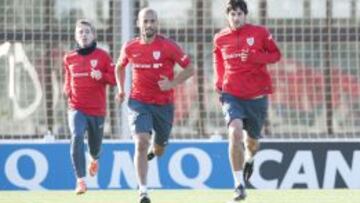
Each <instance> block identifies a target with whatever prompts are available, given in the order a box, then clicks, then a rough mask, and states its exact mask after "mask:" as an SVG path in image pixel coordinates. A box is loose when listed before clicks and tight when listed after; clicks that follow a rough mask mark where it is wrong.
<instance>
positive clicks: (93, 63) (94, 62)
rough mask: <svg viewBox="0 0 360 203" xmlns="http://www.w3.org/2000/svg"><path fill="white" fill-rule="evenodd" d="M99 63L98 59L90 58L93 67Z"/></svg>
mask: <svg viewBox="0 0 360 203" xmlns="http://www.w3.org/2000/svg"><path fill="white" fill-rule="evenodd" d="M97 63H98V60H96V59H93V60H90V65H91V67H92V68H95V67H96V65H97Z"/></svg>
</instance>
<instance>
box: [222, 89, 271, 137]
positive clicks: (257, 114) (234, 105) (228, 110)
mask: <svg viewBox="0 0 360 203" xmlns="http://www.w3.org/2000/svg"><path fill="white" fill-rule="evenodd" d="M220 101H221V103H222V111H223V114H224V116H225V120H226V124H227V125H228V126H229V124H230V122H231V121H233V120H234V119H241V120H243V125H244V129H245V130H246V131H247V133H248V135H249V136H250V137H252V138H254V139H259V138H261V137H262V136H261V130H262V127H263V126H264V123H265V119H266V117H267V109H268V98H267V97H266V96H264V97H262V98H259V99H251V100H245V99H240V98H237V97H235V96H232V95H230V94H228V93H222V94H221V96H220Z"/></svg>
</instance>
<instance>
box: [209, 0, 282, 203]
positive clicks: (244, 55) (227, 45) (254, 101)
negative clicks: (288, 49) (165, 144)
mask: <svg viewBox="0 0 360 203" xmlns="http://www.w3.org/2000/svg"><path fill="white" fill-rule="evenodd" d="M247 14H248V9H247V4H246V2H245V1H244V0H229V1H228V2H227V4H226V17H227V20H228V22H229V27H228V28H225V29H223V30H221V31H220V32H219V33H217V34H216V35H215V37H214V49H213V61H214V71H215V77H216V78H215V88H216V91H217V92H218V93H219V94H220V101H221V104H222V110H223V113H224V115H225V120H226V123H227V127H228V132H229V159H230V163H231V169H232V172H233V176H234V183H235V193H234V200H235V201H239V200H242V199H245V197H246V193H245V181H248V180H249V178H250V176H251V174H252V171H253V165H254V160H253V157H254V155H255V153H256V152H257V150H258V149H259V141H258V139H260V138H261V130H262V127H263V125H264V122H265V119H266V117H267V109H268V98H267V95H268V94H271V93H272V91H273V89H272V85H271V78H270V75H269V73H268V71H267V69H266V65H267V64H269V63H275V62H277V61H279V60H280V58H281V53H280V51H279V49H278V47H277V45H276V44H275V42H274V40H273V38H272V36H271V34H270V33H269V31H268V30H267V29H266V28H265V27H263V26H258V25H253V24H249V23H247V22H246V16H247ZM243 129H244V130H246V132H247V133H246V134H244V133H243ZM243 140H244V141H245V144H244V142H243ZM244 145H245V150H244V148H243V147H244ZM244 163H245V164H244Z"/></svg>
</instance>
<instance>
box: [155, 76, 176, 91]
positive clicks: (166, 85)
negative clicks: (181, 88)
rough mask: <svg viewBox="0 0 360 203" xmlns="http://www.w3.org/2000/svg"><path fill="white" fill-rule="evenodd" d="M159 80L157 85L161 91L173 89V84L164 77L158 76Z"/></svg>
mask: <svg viewBox="0 0 360 203" xmlns="http://www.w3.org/2000/svg"><path fill="white" fill-rule="evenodd" d="M160 77H161V80H159V81H158V85H159V87H160V90H161V91H168V90H171V89H172V88H173V83H172V82H171V81H170V80H169V78H168V77H166V76H165V75H160Z"/></svg>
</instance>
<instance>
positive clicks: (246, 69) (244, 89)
mask: <svg viewBox="0 0 360 203" xmlns="http://www.w3.org/2000/svg"><path fill="white" fill-rule="evenodd" d="M242 51H245V52H248V58H247V60H246V61H241V54H240V53H241V52H242ZM280 58H281V53H280V50H279V48H278V47H277V46H276V44H275V42H274V41H273V39H272V36H271V34H270V33H269V32H268V30H267V29H265V28H264V27H262V26H256V25H251V24H245V25H243V26H242V27H240V28H238V29H236V30H232V29H230V28H227V29H224V30H222V31H220V32H219V33H217V34H216V35H215V38H214V49H213V61H214V71H215V86H216V89H218V90H219V91H222V92H226V93H229V94H231V95H234V96H236V97H239V98H242V99H252V98H255V97H257V96H260V95H266V94H270V93H272V85H271V78H270V75H269V73H268V71H267V69H266V64H268V63H275V62H277V61H279V60H280Z"/></svg>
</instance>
